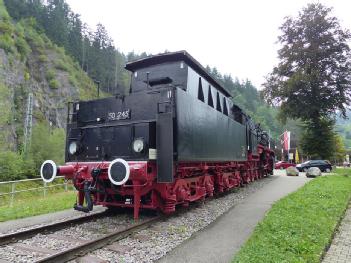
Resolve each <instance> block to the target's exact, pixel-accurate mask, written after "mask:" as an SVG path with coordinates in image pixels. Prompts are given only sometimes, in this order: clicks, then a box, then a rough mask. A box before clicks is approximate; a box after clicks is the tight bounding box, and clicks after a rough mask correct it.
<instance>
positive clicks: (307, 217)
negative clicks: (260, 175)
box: [233, 169, 351, 263]
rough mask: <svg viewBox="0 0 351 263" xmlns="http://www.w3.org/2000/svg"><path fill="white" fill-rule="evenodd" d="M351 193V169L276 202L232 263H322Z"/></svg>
mask: <svg viewBox="0 0 351 263" xmlns="http://www.w3.org/2000/svg"><path fill="white" fill-rule="evenodd" d="M350 196H351V169H337V170H336V172H335V174H331V175H328V176H323V177H319V178H316V179H314V180H312V181H311V182H309V183H307V184H306V185H305V186H304V187H302V188H301V189H299V190H298V191H296V192H294V193H292V194H290V195H288V196H287V197H285V198H283V199H281V200H279V201H278V202H276V203H275V204H274V205H273V206H272V208H271V210H270V211H269V212H268V213H267V215H266V216H265V218H264V219H263V221H262V222H260V223H259V224H258V225H257V227H256V228H255V230H254V233H253V234H252V236H251V237H250V239H249V240H248V241H247V242H246V244H244V246H243V247H242V248H241V250H240V251H239V253H238V254H237V255H236V257H234V259H233V262H245V263H246V262H260V263H261V262H320V259H321V257H322V255H323V253H324V251H325V249H326V248H327V247H328V245H329V244H330V242H331V239H332V236H333V233H334V231H335V228H336V226H337V224H338V222H339V220H340V218H341V217H342V216H343V215H344V211H345V209H346V207H347V205H348V202H349V200H350Z"/></svg>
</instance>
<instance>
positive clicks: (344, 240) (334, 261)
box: [323, 204, 351, 263]
mask: <svg viewBox="0 0 351 263" xmlns="http://www.w3.org/2000/svg"><path fill="white" fill-rule="evenodd" d="M349 262H351V204H350V205H349V207H348V209H347V211H346V213H345V217H344V219H343V220H342V221H341V224H340V226H339V229H338V230H337V233H336V235H335V237H334V239H333V242H332V244H331V246H330V248H329V250H328V252H327V254H326V255H325V258H324V260H323V263H349Z"/></svg>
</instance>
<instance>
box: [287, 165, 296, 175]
mask: <svg viewBox="0 0 351 263" xmlns="http://www.w3.org/2000/svg"><path fill="white" fill-rule="evenodd" d="M286 175H288V176H299V170H297V169H296V167H293V166H290V167H288V168H286Z"/></svg>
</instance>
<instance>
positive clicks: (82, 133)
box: [41, 51, 274, 218]
mask: <svg viewBox="0 0 351 263" xmlns="http://www.w3.org/2000/svg"><path fill="white" fill-rule="evenodd" d="M126 69H127V70H129V71H131V85H130V93H129V94H128V95H126V96H122V95H116V96H114V97H110V98H103V99H96V100H91V101H79V102H74V103H73V104H71V105H70V107H69V114H68V124H67V143H66V155H65V159H66V164H65V165H64V166H59V167H57V166H56V164H55V163H53V162H52V161H46V162H44V163H43V165H42V168H41V175H42V178H43V179H44V180H45V181H48V182H49V181H52V180H53V179H54V177H55V176H56V174H64V175H65V176H66V178H68V179H73V182H74V185H75V187H76V189H77V190H78V201H77V204H76V205H75V208H76V209H78V210H82V211H86V212H87V211H90V210H91V209H92V207H93V204H96V205H104V206H107V207H116V206H117V207H132V208H134V217H135V218H137V217H138V214H139V209H140V208H145V209H158V210H161V211H163V212H165V213H170V212H173V211H174V210H175V207H176V205H188V204H189V202H192V201H196V200H200V199H203V198H205V197H206V196H212V195H213V194H214V193H217V192H223V191H226V190H228V189H231V188H233V187H237V186H240V185H242V184H243V183H247V182H250V181H252V180H255V179H258V178H260V177H262V176H265V175H267V174H269V173H271V172H272V170H273V156H274V153H273V151H271V150H270V149H269V138H268V136H267V134H266V133H265V132H263V131H262V130H261V129H260V127H259V125H255V124H254V123H253V121H252V120H251V119H250V117H248V116H247V115H246V114H245V113H243V112H242V110H241V109H240V108H239V107H238V106H236V105H234V104H233V100H232V98H231V94H230V93H229V92H228V91H227V90H226V89H225V88H223V87H222V86H221V85H220V83H218V82H217V81H216V80H215V79H214V78H213V77H211V76H210V75H209V74H208V73H207V72H206V70H205V69H204V68H203V67H202V66H201V65H200V64H199V63H198V62H197V61H196V60H195V59H194V58H193V57H191V56H190V55H189V54H188V53H187V52H186V51H180V52H174V53H165V54H160V55H155V56H150V57H147V58H144V59H140V60H137V61H134V62H130V63H128V64H127V65H126ZM84 200H86V203H87V206H84V205H83V204H84Z"/></svg>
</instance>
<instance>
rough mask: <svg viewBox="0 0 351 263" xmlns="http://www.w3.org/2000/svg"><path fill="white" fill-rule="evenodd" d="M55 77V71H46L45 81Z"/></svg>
mask: <svg viewBox="0 0 351 263" xmlns="http://www.w3.org/2000/svg"><path fill="white" fill-rule="evenodd" d="M55 76H56V74H55V71H53V70H52V69H49V70H47V71H46V75H45V77H46V80H47V81H50V80H53V79H55Z"/></svg>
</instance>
